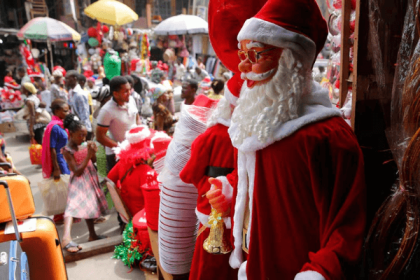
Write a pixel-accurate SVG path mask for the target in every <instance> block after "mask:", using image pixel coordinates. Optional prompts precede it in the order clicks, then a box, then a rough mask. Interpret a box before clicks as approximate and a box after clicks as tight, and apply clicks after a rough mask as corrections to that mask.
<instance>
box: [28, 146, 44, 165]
mask: <svg viewBox="0 0 420 280" xmlns="http://www.w3.org/2000/svg"><path fill="white" fill-rule="evenodd" d="M29 157H30V158H31V164H33V165H35V164H42V146H41V145H39V144H34V143H33V144H31V146H29Z"/></svg>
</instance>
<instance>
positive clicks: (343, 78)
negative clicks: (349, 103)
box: [340, 0, 351, 107]
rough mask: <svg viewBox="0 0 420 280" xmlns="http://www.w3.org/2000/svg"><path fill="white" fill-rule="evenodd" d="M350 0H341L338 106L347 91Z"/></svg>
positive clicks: (344, 100)
mask: <svg viewBox="0 0 420 280" xmlns="http://www.w3.org/2000/svg"><path fill="white" fill-rule="evenodd" d="M350 1H351V0H343V6H342V8H341V16H342V19H343V20H342V27H341V63H340V107H343V106H344V103H345V102H346V97H347V92H348V81H347V79H348V78H349V52H350V43H349V37H350V12H351V5H350V4H351V3H350Z"/></svg>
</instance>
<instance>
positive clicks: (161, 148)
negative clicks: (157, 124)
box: [150, 131, 172, 161]
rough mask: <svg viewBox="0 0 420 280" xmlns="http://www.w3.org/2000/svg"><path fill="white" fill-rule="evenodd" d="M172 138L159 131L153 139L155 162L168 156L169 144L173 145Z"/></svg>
mask: <svg viewBox="0 0 420 280" xmlns="http://www.w3.org/2000/svg"><path fill="white" fill-rule="evenodd" d="M171 141H172V137H170V136H169V135H168V134H166V133H165V132H163V131H157V132H156V133H155V135H154V136H153V137H152V140H151V142H150V146H151V148H152V149H153V150H154V151H155V156H156V158H155V161H156V160H159V159H161V158H162V157H164V156H165V155H166V151H167V149H168V146H169V143H171Z"/></svg>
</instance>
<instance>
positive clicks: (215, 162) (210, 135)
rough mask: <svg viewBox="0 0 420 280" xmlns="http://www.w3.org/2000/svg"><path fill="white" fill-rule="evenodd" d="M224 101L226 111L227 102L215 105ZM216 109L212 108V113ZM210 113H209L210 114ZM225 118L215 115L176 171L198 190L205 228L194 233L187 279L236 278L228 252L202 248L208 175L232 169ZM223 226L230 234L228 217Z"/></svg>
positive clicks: (203, 222) (206, 233)
mask: <svg viewBox="0 0 420 280" xmlns="http://www.w3.org/2000/svg"><path fill="white" fill-rule="evenodd" d="M222 103H226V104H225V105H227V109H228V110H229V111H230V105H229V102H228V101H227V100H226V99H221V100H220V101H219V104H218V105H221V104H222ZM217 112H218V108H216V110H215V112H213V115H214V114H215V113H217ZM212 117H213V116H212ZM229 125H230V112H229V119H225V118H222V117H218V118H215V121H214V122H213V123H211V124H209V128H208V129H207V130H206V131H205V132H204V133H203V134H201V135H200V136H198V137H197V139H196V140H195V141H194V142H193V144H192V146H191V157H190V159H189V161H188V163H187V164H186V165H185V167H184V169H183V170H182V171H181V173H180V174H179V176H180V178H181V180H182V181H184V182H185V183H188V184H193V185H194V186H195V187H196V188H197V191H198V198H197V208H196V214H197V217H198V219H199V221H200V228H201V226H203V225H205V226H207V227H208V228H207V229H206V230H205V231H204V232H202V233H201V234H200V236H198V237H197V240H196V243H195V251H194V256H193V261H192V264H191V271H190V279H200V280H207V279H208V280H212V279H220V280H221V279H229V280H231V279H237V274H238V272H237V270H236V269H232V268H231V267H230V265H229V256H230V254H226V255H214V254H210V253H208V252H206V251H205V250H204V248H203V243H204V240H205V239H206V238H207V237H208V236H209V232H210V229H209V227H210V225H209V224H208V218H209V215H210V212H211V206H210V204H209V201H208V199H207V197H205V194H206V193H207V191H209V190H210V187H211V185H210V183H209V182H208V179H209V178H210V177H219V176H226V175H228V174H229V173H231V172H232V171H233V167H234V148H233V146H232V143H231V141H230V138H229V134H228V127H229ZM226 221H227V229H226V230H225V235H226V236H227V238H229V236H230V218H227V219H226Z"/></svg>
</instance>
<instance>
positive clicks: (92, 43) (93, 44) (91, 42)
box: [88, 37, 99, 47]
mask: <svg viewBox="0 0 420 280" xmlns="http://www.w3.org/2000/svg"><path fill="white" fill-rule="evenodd" d="M88 44H89V46H91V47H96V46H97V45H99V42H98V40H97V39H96V38H93V37H92V38H89V40H88Z"/></svg>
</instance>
